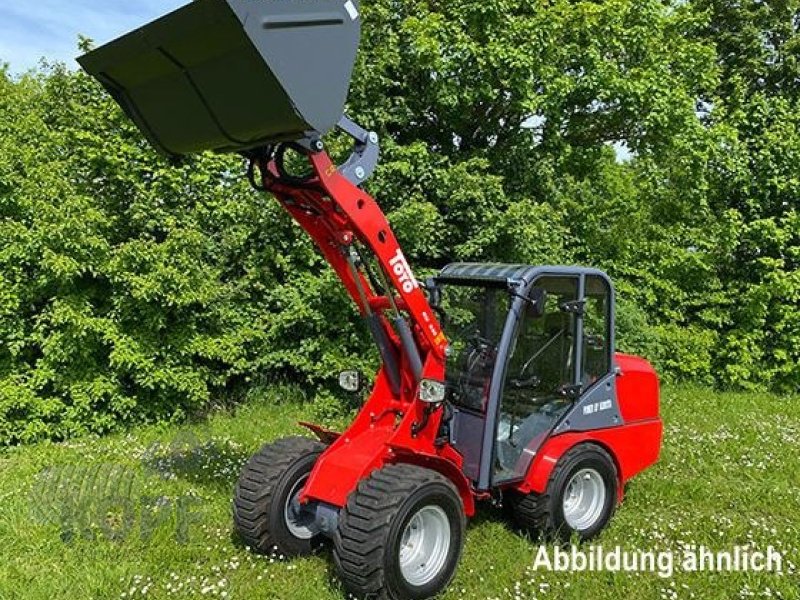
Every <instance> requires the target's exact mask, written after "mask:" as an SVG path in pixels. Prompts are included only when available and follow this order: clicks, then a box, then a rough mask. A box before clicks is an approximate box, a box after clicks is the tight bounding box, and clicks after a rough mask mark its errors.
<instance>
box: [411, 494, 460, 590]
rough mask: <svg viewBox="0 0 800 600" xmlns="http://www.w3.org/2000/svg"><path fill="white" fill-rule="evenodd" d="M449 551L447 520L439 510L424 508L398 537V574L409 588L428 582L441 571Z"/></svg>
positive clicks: (436, 508) (437, 508) (448, 525)
mask: <svg viewBox="0 0 800 600" xmlns="http://www.w3.org/2000/svg"><path fill="white" fill-rule="evenodd" d="M449 551H450V519H448V518H447V514H446V513H445V512H444V510H442V508H441V507H439V506H436V505H429V506H424V507H422V508H421V509H419V510H418V511H417V512H416V513H415V514H414V516H412V517H411V520H409V522H408V524H407V525H406V528H405V530H404V531H403V535H402V537H401V538H400V572H401V573H402V575H403V578H404V579H405V580H406V581H407V582H408V583H409V584H411V585H413V586H421V585H425V584H426V583H429V582H430V581H431V580H433V579H434V578H435V577H436V576H437V575H438V574H439V573H441V571H442V569H443V568H444V565H445V562H446V561H447V555H448V553H449Z"/></svg>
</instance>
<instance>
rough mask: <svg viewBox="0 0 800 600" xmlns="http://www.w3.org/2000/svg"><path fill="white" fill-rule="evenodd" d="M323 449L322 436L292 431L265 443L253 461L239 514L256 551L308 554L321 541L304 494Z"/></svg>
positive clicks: (240, 487) (236, 506) (241, 485)
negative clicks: (305, 506) (314, 437)
mask: <svg viewBox="0 0 800 600" xmlns="http://www.w3.org/2000/svg"><path fill="white" fill-rule="evenodd" d="M323 450H325V446H324V445H323V444H321V443H320V442H317V441H314V440H310V439H308V438H303V437H290V438H284V439H281V440H278V441H277V442H274V443H272V444H268V445H266V446H264V447H263V448H261V450H259V451H258V452H257V453H256V454H255V455H254V456H253V457H252V458H250V460H248V461H247V464H245V466H244V468H243V469H242V473H241V475H240V477H239V481H238V483H237V484H236V491H235V494H234V498H233V520H234V525H235V527H236V530H237V532H238V533H239V535H240V536H241V538H242V541H243V542H244V543H245V544H247V545H248V546H249V547H250V548H252V549H253V550H254V551H256V552H259V553H262V554H266V553H268V552H270V551H271V550H273V549H277V551H278V552H281V553H282V554H285V555H287V556H303V555H307V554H310V553H311V552H313V550H314V549H315V548H316V547H317V545H318V544H317V542H318V535H317V533H316V532H315V531H314V530H313V529H312V528H311V527H310V525H311V523H312V522H313V515H311V514H309V513H306V512H305V511H304V510H302V507H301V506H300V502H299V499H300V492H302V490H303V486H305V483H306V481H307V480H308V475H309V473H311V469H312V468H313V467H314V464H315V463H316V462H317V458H319V455H320V454H322V451H323Z"/></svg>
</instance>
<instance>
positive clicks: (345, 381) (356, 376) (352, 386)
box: [339, 371, 364, 393]
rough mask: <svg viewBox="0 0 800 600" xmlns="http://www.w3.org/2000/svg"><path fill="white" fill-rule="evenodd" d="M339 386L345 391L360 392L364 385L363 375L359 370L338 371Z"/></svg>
mask: <svg viewBox="0 0 800 600" xmlns="http://www.w3.org/2000/svg"><path fill="white" fill-rule="evenodd" d="M339 386H340V387H341V388H342V389H343V390H344V391H345V392H353V393H356V392H360V391H361V389H362V388H363V387H364V375H363V374H362V373H361V371H342V372H341V373H339Z"/></svg>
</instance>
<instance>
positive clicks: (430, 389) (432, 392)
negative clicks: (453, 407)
mask: <svg viewBox="0 0 800 600" xmlns="http://www.w3.org/2000/svg"><path fill="white" fill-rule="evenodd" d="M445 389H446V388H445V385H444V383H442V382H441V381H436V380H435V379H423V380H422V381H420V382H419V399H420V400H422V401H423V402H429V403H431V404H438V403H439V402H444V395H445Z"/></svg>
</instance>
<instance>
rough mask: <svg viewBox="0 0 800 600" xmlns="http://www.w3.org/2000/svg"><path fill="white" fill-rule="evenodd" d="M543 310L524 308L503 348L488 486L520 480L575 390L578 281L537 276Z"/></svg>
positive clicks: (578, 357)
mask: <svg viewBox="0 0 800 600" xmlns="http://www.w3.org/2000/svg"><path fill="white" fill-rule="evenodd" d="M533 287H536V288H540V289H542V290H544V291H545V292H546V295H547V296H546V302H545V305H544V310H543V311H542V312H541V313H540V314H536V312H535V311H534V309H533V307H532V306H531V305H530V304H526V305H525V308H524V309H523V311H522V312H521V314H520V317H519V322H518V325H517V329H516V334H515V336H514V339H513V341H512V344H511V347H510V348H509V354H508V357H507V362H506V367H505V379H504V383H503V387H502V392H501V395H500V403H499V407H498V408H499V410H498V413H497V425H496V434H495V440H494V441H495V443H494V456H493V464H492V484H493V485H497V484H500V483H504V482H508V481H513V480H518V479H521V478H523V477H524V476H525V474H526V472H527V470H528V467H529V466H530V463H531V461H532V460H533V457H534V456H535V454H536V452H537V450H538V449H539V447H540V446H541V444H542V442H543V441H544V440H545V439H547V437H548V436H549V434H550V432H551V431H552V429H553V427H554V426H555V425H556V424H557V423H558V421H559V420H560V419H561V417H562V416H563V415H564V414H565V412H566V411H567V410H568V409H569V408H570V407H571V406H572V405H573V403H574V401H575V399H576V398H577V397H578V396H579V395H580V391H581V383H582V382H581V379H582V375H581V371H582V367H580V366H579V365H578V361H580V360H581V354H582V352H581V350H582V349H583V348H580V349H579V343H578V340H580V339H581V338H582V334H581V331H580V327H581V318H580V314H581V312H582V306H583V302H582V301H581V297H580V294H581V289H580V288H581V276H580V275H578V274H575V275H542V276H540V277H538V278H537V279H536V280H535V281H534V282H533Z"/></svg>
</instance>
